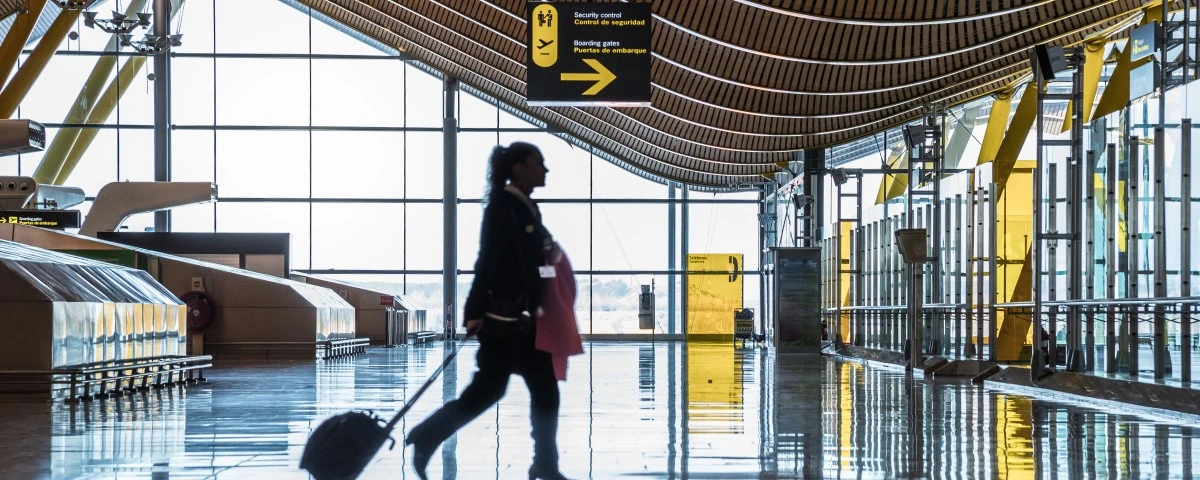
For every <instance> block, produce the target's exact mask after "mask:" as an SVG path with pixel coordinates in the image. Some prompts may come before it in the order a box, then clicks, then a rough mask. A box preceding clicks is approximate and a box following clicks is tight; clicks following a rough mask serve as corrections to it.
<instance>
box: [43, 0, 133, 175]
mask: <svg viewBox="0 0 1200 480" xmlns="http://www.w3.org/2000/svg"><path fill="white" fill-rule="evenodd" d="M145 6H146V0H134V1H132V2H129V6H128V7H127V8H126V9H125V15H128V16H133V14H135V13H137V12H140V11H142V9H143V8H145ZM120 49H121V44H120V39H119V38H118V37H117V36H116V35H112V36H111V38H109V40H108V45H107V46H105V48H104V51H106V52H117V51H120ZM116 64H117V57H113V56H103V57H100V58H99V59H97V60H96V66H95V67H93V68H92V73H91V74H90V75H88V78H87V81H86V82H84V84H83V88H81V89H80V90H79V95H77V96H76V97H75V102H74V103H72V104H71V110H70V111H68V112H67V116H66V118H64V119H63V123H67V124H71V123H84V120H85V119H87V118H88V116H89V114H91V112H92V109H94V108H96V105H97V102H96V97H97V96H98V95H100V89H101V88H102V87H104V81H105V79H107V78H108V77H109V76H110V75H111V74H112V71H113V67H115V66H116ZM126 65H128V63H126ZM139 66H140V65H139ZM123 83H129V80H123ZM104 118H105V119H107V118H108V115H107V114H105V115H104ZM103 122H104V120H100V123H103ZM87 123H92V122H91V121H90V120H89V121H88V122H87ZM80 130H81V129H79V128H64V129H61V130H59V131H58V134H56V135H55V136H54V139H53V140H52V141H51V142H50V146H49V148H47V149H46V154H45V155H43V156H42V161H41V163H39V164H38V167H37V169H36V170H35V171H34V173H33V178H34V179H35V180H37V181H38V183H54V182H55V179H56V178H59V177H65V176H64V175H61V174H60V173H59V170H61V169H62V168H63V162H64V159H65V158H66V157H67V156H68V154H70V153H71V152H72V146H73V145H74V144H75V142H76V139H77V138H78V137H79V135H80ZM92 135H93V137H94V136H95V134H94V133H93V134H92Z"/></svg>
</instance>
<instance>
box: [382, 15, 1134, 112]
mask: <svg viewBox="0 0 1200 480" xmlns="http://www.w3.org/2000/svg"><path fill="white" fill-rule="evenodd" d="M477 1H478V2H479V3H481V4H483V5H485V6H489V7H491V8H493V9H494V10H496V11H499V12H502V13H504V14H505V15H506V16H507V17H509V18H510V19H512V20H513V21H514V22H517V23H520V24H521V25H525V21H524V20H523V19H522V18H520V17H517V16H516V15H515V14H513V13H512V12H510V11H508V10H507V9H505V8H503V7H500V6H498V5H496V4H494V3H492V2H489V1H486V0H477ZM1114 1H1115V0H1114ZM389 3H392V4H396V2H395V1H390V2H389ZM432 3H433V4H435V5H437V6H438V7H440V8H442V9H443V10H444V11H446V12H448V13H451V14H454V15H457V16H459V17H462V18H465V19H467V20H468V21H470V22H471V23H474V24H476V25H478V26H480V27H481V28H483V29H485V30H486V31H487V32H489V33H491V34H494V35H498V36H499V37H500V38H501V39H502V40H503V41H504V42H506V43H508V44H511V45H512V46H514V47H517V48H519V49H521V50H522V54H521V56H524V51H527V49H528V46H527V45H525V44H524V43H522V42H521V41H519V40H518V39H516V38H514V37H512V36H511V35H510V34H507V33H505V32H502V31H499V30H497V29H496V28H493V27H490V26H486V25H483V24H482V23H480V22H479V21H477V20H475V19H474V18H471V16H470V15H469V14H468V13H465V12H462V11H459V10H458V9H456V8H453V7H451V6H450V5H448V4H446V3H445V2H443V1H435V2H432ZM1107 3H1112V1H1109V2H1107ZM406 10H409V11H412V10H411V9H407V8H406ZM1135 12H1140V10H1135ZM422 17H423V18H426V19H427V20H430V21H434V20H433V19H429V18H428V17H424V15H422ZM1059 21H1062V19H1059ZM1094 27H1095V25H1093V24H1088V25H1085V26H1083V27H1080V28H1077V29H1074V30H1071V31H1069V32H1065V33H1062V34H1057V35H1053V36H1051V37H1049V38H1047V39H1045V40H1046V41H1049V42H1055V41H1058V40H1061V39H1063V38H1066V37H1069V36H1071V35H1075V34H1078V33H1080V32H1084V31H1087V30H1091V29H1093V28H1094ZM489 49H491V50H493V51H496V50H495V49H492V48H489ZM496 52H497V53H500V54H501V55H505V54H504V53H503V52H499V51H496ZM1021 53H1023V50H1022V51H1019V52H1010V53H1008V54H1004V55H1001V56H999V57H996V56H992V57H989V60H988V61H987V62H986V63H982V64H975V65H970V66H967V67H964V68H961V69H958V70H956V71H954V72H951V73H949V74H946V75H942V76H939V77H936V78H933V79H929V80H927V81H922V82H919V83H918V84H928V83H933V82H937V81H942V80H946V79H948V78H950V77H953V76H955V75H963V74H966V73H968V72H969V71H971V70H980V69H986V70H992V71H995V70H999V69H1011V68H1013V66H1014V65H1020V66H1021V68H1024V63H1023V62H1021V60H1020V59H1017V60H1012V59H1011V58H1012V57H1014V56H1016V55H1018V54H1021ZM505 56H507V55H505ZM657 57H658V58H659V59H660V60H666V61H667V63H669V64H671V65H673V66H676V67H678V68H681V69H684V70H686V71H687V72H688V73H693V74H697V75H700V76H702V77H705V78H708V79H710V80H713V81H718V82H723V83H727V84H731V85H735V86H739V87H743V88H747V89H751V90H754V91H756V93H757V92H764V91H765V92H771V93H778V94H781V95H804V94H805V93H801V92H794V91H787V90H781V89H771V88H764V87H761V86H758V85H752V84H746V83H741V82H736V81H733V80H730V79H727V78H722V77H719V76H716V75H713V74H710V73H708V72H704V71H701V70H697V69H693V68H691V67H688V66H685V65H681V64H679V63H677V62H674V61H673V60H669V59H665V58H663V57H661V56H657ZM507 61H508V62H511V63H512V64H513V65H517V66H520V67H524V65H525V62H524V61H523V60H520V59H518V58H513V57H511V56H508V58H507ZM1006 61H1007V63H1008V64H1007V65H1004V63H1006ZM992 64H998V65H996V66H995V67H990V68H988V65H992ZM958 83H961V81H960V82H956V84H958ZM652 87H653V88H658V89H663V90H667V91H668V93H671V94H674V95H676V96H681V97H691V96H690V95H686V94H684V93H683V92H680V91H677V90H671V89H669V88H668V87H664V86H663V85H662V83H661V82H652ZM945 89H946V87H944V86H943V87H941V88H939V89H937V90H934V91H933V92H936V91H944V90H945ZM933 92H930V91H915V92H909V93H908V94H906V95H903V97H904V98H906V99H907V98H911V97H912V96H926V95H928V94H930V93H933ZM818 95H820V94H818ZM858 96H859V97H861V95H858ZM692 98H694V97H692ZM697 100H698V101H699V102H700V103H706V104H709V105H713V106H717V107H718V108H723V109H727V111H730V112H738V111H739V109H737V108H736V107H730V106H728V105H720V104H716V103H714V102H705V101H703V100H699V99H697ZM858 100H862V99H861V98H859V99H858ZM762 103H765V104H777V103H776V102H774V101H772V100H770V99H765V100H764V101H763V102H762ZM899 103H903V102H892V103H887V104H878V103H877V104H876V105H875V106H873V107H860V108H857V109H849V110H840V111H836V112H828V113H815V114H807V113H806V114H795V113H781V112H777V111H776V112H755V113H747V114H750V115H756V116H763V117H772V118H787V119H834V118H841V117H845V116H852V115H864V114H871V113H878V112H881V111H884V110H887V109H890V108H893V107H894V106H895V105H897V104H899ZM650 108H655V109H657V107H650ZM800 133H801V134H809V133H813V132H811V131H805V132H800Z"/></svg>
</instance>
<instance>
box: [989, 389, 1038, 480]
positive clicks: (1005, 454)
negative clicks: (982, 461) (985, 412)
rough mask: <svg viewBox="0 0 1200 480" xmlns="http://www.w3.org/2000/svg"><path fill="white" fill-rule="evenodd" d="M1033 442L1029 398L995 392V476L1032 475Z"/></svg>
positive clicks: (1008, 477)
mask: <svg viewBox="0 0 1200 480" xmlns="http://www.w3.org/2000/svg"><path fill="white" fill-rule="evenodd" d="M1033 442H1034V439H1033V402H1032V401H1031V400H1030V399H1029V398H1027V397H1018V396H1012V395H996V478H1007V479H1026V478H1028V479H1032V478H1036V470H1037V465H1036V464H1035V463H1034V460H1035V459H1034V457H1033Z"/></svg>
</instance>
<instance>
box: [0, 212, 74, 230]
mask: <svg viewBox="0 0 1200 480" xmlns="http://www.w3.org/2000/svg"><path fill="white" fill-rule="evenodd" d="M81 218H82V217H81V216H80V215H79V210H2V211H0V224H17V225H29V226H32V227H42V228H50V229H55V230H62V229H64V228H79V225H80V223H81V222H80V219H81Z"/></svg>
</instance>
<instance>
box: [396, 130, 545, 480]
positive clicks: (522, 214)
mask: <svg viewBox="0 0 1200 480" xmlns="http://www.w3.org/2000/svg"><path fill="white" fill-rule="evenodd" d="M547 172H549V170H548V169H547V168H546V166H545V159H544V158H542V153H541V152H540V151H539V150H538V148H537V147H535V146H533V145H531V144H528V143H524V142H515V143H513V144H512V145H509V146H508V147H503V146H497V147H496V148H495V149H494V150H493V151H492V155H491V158H490V161H489V173H488V192H487V193H486V195H485V197H486V202H487V205H486V207H485V208H484V212H483V225H482V227H481V228H480V239H479V257H478V259H477V260H476V261H475V280H474V282H473V283H472V284H471V290H470V293H469V294H468V295H467V302H466V305H465V308H464V309H463V310H464V311H463V319H464V320H465V321H464V322H463V324H464V326H466V329H467V335H468V336H470V335H476V336H477V337H478V338H479V352H478V354H477V355H476V363H477V365H478V368H479V370H478V371H477V372H475V376H474V378H473V379H472V380H471V384H470V385H468V386H467V388H466V389H465V390H463V392H462V394H461V395H460V396H459V398H458V399H457V400H453V401H451V402H449V403H447V404H446V405H445V406H443V407H442V408H441V409H439V410H438V411H436V412H434V413H433V414H432V415H430V416H429V418H427V419H425V421H423V422H421V424H419V425H417V426H416V427H414V428H413V429H412V431H411V432H409V434H408V436H407V437H406V439H405V443H407V444H411V445H413V467H414V468H415V469H416V471H417V474H418V475H419V476H420V477H421V478H422V479H425V478H426V476H425V467H426V466H427V465H428V464H429V460H430V458H431V457H432V455H433V452H434V450H436V449H437V447H438V445H441V443H442V442H443V441H445V440H446V438H448V437H449V436H450V435H452V434H453V433H454V432H455V431H457V430H458V429H459V428H462V426H463V425H466V424H467V423H469V422H470V421H471V420H474V419H475V417H478V416H479V415H480V414H482V413H483V412H484V411H485V410H487V409H488V408H491V406H492V405H495V404H496V402H498V401H499V400H500V398H501V397H503V396H504V391H505V388H506V387H507V385H508V379H509V376H510V375H513V374H516V375H520V376H521V377H522V378H524V379H525V385H526V386H528V387H529V396H530V412H529V418H530V421H531V423H532V427H533V432H532V436H533V442H534V456H533V466H532V467H530V468H529V478H530V479H531V480H532V479H548V480H560V479H564V478H565V477H563V475H562V473H560V472H559V471H558V445H557V441H556V435H557V432H558V407H559V393H558V381H557V379H556V377H555V371H554V366H553V363H552V360H551V357H550V354H549V353H546V352H544V351H541V350H537V349H536V348H534V338H535V331H536V329H537V322H538V319H537V316H538V313H539V311H540V310H541V308H540V307H541V306H542V298H541V295H542V279H543V278H549V277H553V276H554V267H553V266H551V265H550V264H549V263H548V259H547V258H548V254H549V253H550V252H551V251H552V250H553V248H552V247H553V240H552V237H551V236H550V232H548V231H547V230H546V228H545V226H543V225H542V219H541V213H540V212H539V211H538V208H537V205H536V204H535V203H534V202H533V200H531V199H530V196H531V194H532V193H533V189H535V188H537V187H541V186H545V184H546V173H547Z"/></svg>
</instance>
